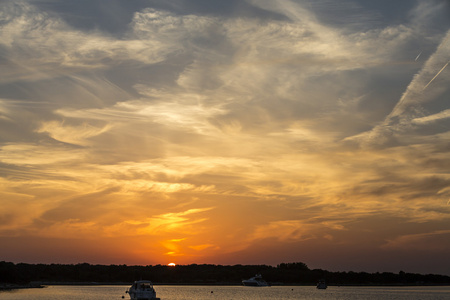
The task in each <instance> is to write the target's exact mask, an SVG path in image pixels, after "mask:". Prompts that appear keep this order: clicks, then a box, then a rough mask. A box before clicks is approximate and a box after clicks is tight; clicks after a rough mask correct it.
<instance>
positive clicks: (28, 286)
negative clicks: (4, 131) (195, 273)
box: [0, 282, 450, 291]
mask: <svg viewBox="0 0 450 300" xmlns="http://www.w3.org/2000/svg"><path fill="white" fill-rule="evenodd" d="M131 284H132V283H127V282H33V283H30V284H1V285H0V291H10V290H18V289H34V288H46V287H48V286H61V285H67V286H102V285H103V286H104V285H116V286H129V285H131ZM153 285H154V286H243V285H242V284H238V283H164V282H161V283H153ZM271 286H274V287H275V286H310V287H315V285H311V284H295V283H291V284H281V283H277V284H270V285H269V286H268V287H271ZM439 286H450V283H447V284H426V283H417V284H329V285H328V287H439Z"/></svg>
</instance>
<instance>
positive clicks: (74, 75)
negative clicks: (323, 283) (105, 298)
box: [0, 0, 450, 275]
mask: <svg viewBox="0 0 450 300" xmlns="http://www.w3.org/2000/svg"><path fill="white" fill-rule="evenodd" d="M449 15H450V2H449V1H446V0H427V1H420V0H419V1H411V0H400V1H387V0H380V1H372V0H370V1H369V0H342V1H332V0H230V1H222V0H172V1H165V0H128V1H125V0H76V1H75V0H68V1H57V0H18V1H16V0H14V1H12V0H3V1H1V2H0V70H1V71H0V204H1V205H0V207H1V208H0V244H1V245H2V246H1V247H0V258H1V260H5V261H12V262H16V263H19V262H26V263H82V262H88V263H93V264H128V265H135V264H138V265H156V264H168V263H170V262H173V263H176V264H192V263H197V264H203V263H208V264H223V265H234V264H246V265H248V264H266V265H277V264H279V263H282V262H304V263H306V264H307V265H308V267H310V268H322V269H326V270H330V271H365V272H385V271H386V272H399V271H405V272H417V273H425V274H428V273H436V274H446V275H450V255H449V253H450V155H449V154H450V102H449V99H450V67H447V65H448V64H449V61H450V18H449Z"/></svg>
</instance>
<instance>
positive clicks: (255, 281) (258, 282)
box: [242, 274, 269, 286]
mask: <svg viewBox="0 0 450 300" xmlns="http://www.w3.org/2000/svg"><path fill="white" fill-rule="evenodd" d="M242 284H243V285H245V286H269V284H268V283H267V282H266V281H265V280H264V279H262V276H261V274H256V275H255V276H254V277H252V278H250V279H245V280H242Z"/></svg>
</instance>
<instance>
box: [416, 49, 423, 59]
mask: <svg viewBox="0 0 450 300" xmlns="http://www.w3.org/2000/svg"><path fill="white" fill-rule="evenodd" d="M422 52H423V51H420V53H419V55H417V57H416V59H415V60H414V61H417V60H418V59H419V57H420V55H421V54H422Z"/></svg>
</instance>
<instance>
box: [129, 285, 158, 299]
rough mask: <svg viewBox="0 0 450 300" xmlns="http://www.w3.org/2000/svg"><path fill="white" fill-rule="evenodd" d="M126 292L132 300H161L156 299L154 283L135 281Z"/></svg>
mask: <svg viewBox="0 0 450 300" xmlns="http://www.w3.org/2000/svg"><path fill="white" fill-rule="evenodd" d="M126 292H127V293H128V294H129V295H130V299H131V300H150V299H151V300H159V298H157V297H156V291H155V289H154V288H153V283H152V282H151V281H148V280H139V281H135V282H134V283H133V285H132V286H131V287H130V288H129V289H128V290H127V291H126Z"/></svg>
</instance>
